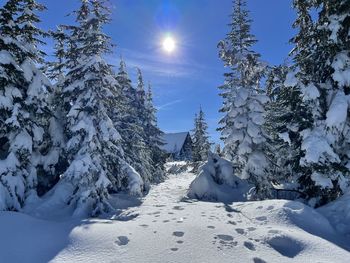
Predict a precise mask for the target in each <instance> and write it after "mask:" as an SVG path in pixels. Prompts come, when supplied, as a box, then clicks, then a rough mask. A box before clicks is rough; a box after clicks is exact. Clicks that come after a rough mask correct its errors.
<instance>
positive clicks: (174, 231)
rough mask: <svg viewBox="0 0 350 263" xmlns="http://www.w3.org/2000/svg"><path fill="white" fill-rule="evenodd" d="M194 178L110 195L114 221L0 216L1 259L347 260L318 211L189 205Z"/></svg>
mask: <svg viewBox="0 0 350 263" xmlns="http://www.w3.org/2000/svg"><path fill="white" fill-rule="evenodd" d="M193 179H194V175H193V174H191V173H189V172H184V173H182V174H178V175H171V176H169V179H168V180H166V181H165V182H164V183H162V184H160V185H157V186H153V188H152V189H151V191H150V193H149V194H148V195H147V196H146V197H145V198H144V200H139V199H137V198H135V197H134V198H129V197H127V196H126V195H125V196H124V195H118V196H114V199H115V201H116V202H117V203H118V204H120V210H118V213H117V215H115V216H114V220H107V219H88V220H71V219H70V220H69V219H66V220H62V219H61V220H60V221H52V220H51V221H43V220H40V219H37V218H33V217H30V216H28V215H25V214H21V213H14V212H2V213H0V233H1V235H0V262H35V263H40V262H48V261H51V262H120V263H127V262H130V263H138V262H140V263H141V262H142V263H147V262H150V263H158V262H159V263H164V262H201V263H202V262H214V263H216V262H220V263H225V262H230V263H232V262H253V263H262V262H278V263H281V262H303V263H304V262H348V260H349V256H350V252H349V251H347V250H346V249H345V248H346V247H347V246H348V247H349V246H350V237H346V236H342V235H341V234H340V233H336V232H335V230H334V229H333V227H332V226H331V224H330V223H329V221H328V220H327V219H326V218H325V217H324V216H322V215H321V214H320V213H318V212H317V210H314V209H311V208H309V207H306V206H304V205H303V204H301V203H298V202H290V201H282V200H269V201H261V202H246V203H233V204H223V203H210V202H198V201H194V200H188V199H186V198H184V196H186V193H187V189H188V187H189V184H190V183H191V182H192V181H193ZM140 201H142V203H141V202H140ZM336 208H337V206H336ZM330 209H335V208H334V206H330ZM347 209H349V210H350V208H347ZM321 212H322V213H325V211H321ZM331 215H332V216H334V213H331ZM344 215H347V214H346V213H343V216H344ZM333 221H334V219H333ZM333 221H332V222H333ZM337 223H339V222H338V221H337ZM344 232H346V231H344ZM348 249H349V248H348Z"/></svg>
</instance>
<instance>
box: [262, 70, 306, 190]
mask: <svg viewBox="0 0 350 263" xmlns="http://www.w3.org/2000/svg"><path fill="white" fill-rule="evenodd" d="M289 71H292V70H291V69H289V68H287V67H285V66H279V67H275V68H273V69H272V70H271V71H270V74H269V75H268V78H267V82H266V87H267V90H268V91H269V96H270V98H271V100H270V102H269V103H268V104H267V105H266V117H265V119H266V121H265V124H264V129H265V131H266V134H267V140H266V143H265V153H266V155H267V156H268V159H269V166H268V168H267V170H268V176H269V179H268V180H269V181H271V182H273V183H274V184H275V185H278V184H285V183H289V185H291V186H292V183H294V185H293V188H294V189H293V190H295V188H296V187H295V185H296V182H297V180H298V178H299V176H300V175H301V174H302V172H303V171H302V168H301V167H300V159H301V158H302V153H301V141H302V138H301V134H300V132H301V131H303V130H304V129H307V128H308V127H310V125H311V113H310V111H309V109H308V107H306V104H305V102H303V100H302V98H301V92H300V90H299V89H298V88H297V87H290V86H286V85H288V81H287V80H286V78H287V73H288V72H289Z"/></svg>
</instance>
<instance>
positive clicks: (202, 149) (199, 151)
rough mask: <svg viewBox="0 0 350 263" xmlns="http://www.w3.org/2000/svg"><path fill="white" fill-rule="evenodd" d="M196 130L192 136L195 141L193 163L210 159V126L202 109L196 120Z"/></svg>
mask: <svg viewBox="0 0 350 263" xmlns="http://www.w3.org/2000/svg"><path fill="white" fill-rule="evenodd" d="M194 125H195V127H194V130H193V135H192V141H193V150H192V154H193V161H194V162H203V161H205V160H207V159H208V154H209V151H210V147H211V143H210V142H209V135H208V124H207V123H206V121H205V116H204V112H203V110H202V107H200V109H199V113H198V115H197V114H196V116H195V119H194Z"/></svg>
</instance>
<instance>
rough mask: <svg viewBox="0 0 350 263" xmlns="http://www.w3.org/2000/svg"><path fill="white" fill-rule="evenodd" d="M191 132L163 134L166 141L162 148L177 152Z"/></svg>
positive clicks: (163, 139) (169, 151) (168, 151)
mask: <svg viewBox="0 0 350 263" xmlns="http://www.w3.org/2000/svg"><path fill="white" fill-rule="evenodd" d="M188 135H189V132H179V133H165V134H164V135H163V138H162V141H163V142H164V143H165V144H164V145H163V146H162V147H161V148H162V150H164V151H166V152H167V153H177V152H179V151H180V150H181V149H182V147H183V145H184V143H185V141H186V138H187V136H188Z"/></svg>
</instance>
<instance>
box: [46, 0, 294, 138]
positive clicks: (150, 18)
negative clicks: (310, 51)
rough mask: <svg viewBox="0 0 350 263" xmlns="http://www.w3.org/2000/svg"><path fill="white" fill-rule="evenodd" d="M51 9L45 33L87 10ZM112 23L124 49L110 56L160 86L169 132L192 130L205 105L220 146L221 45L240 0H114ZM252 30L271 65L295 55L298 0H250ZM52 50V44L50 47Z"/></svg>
mask: <svg viewBox="0 0 350 263" xmlns="http://www.w3.org/2000/svg"><path fill="white" fill-rule="evenodd" d="M40 2H41V3H43V4H45V5H46V6H47V8H48V10H47V11H46V12H45V13H44V14H42V20H43V24H42V27H44V28H45V29H53V28H55V26H56V25H58V24H62V23H70V22H71V21H72V18H70V17H67V16H66V15H67V14H68V13H70V12H71V11H73V10H74V9H76V7H78V6H79V1H78V0H59V1H56V0H41V1H40ZM110 2H111V7H110V8H111V10H112V12H113V15H112V19H113V20H112V23H111V24H110V25H108V26H107V27H106V32H107V33H108V34H109V35H110V36H111V37H112V39H113V42H114V43H115V44H116V45H117V47H116V49H115V54H114V55H113V56H111V57H110V58H109V59H110V61H111V62H112V63H113V64H116V65H118V64H119V57H120V55H122V56H123V57H124V59H125V61H126V63H127V65H128V68H129V73H130V75H131V76H132V77H133V78H134V77H135V67H140V68H141V69H142V70H143V72H144V77H145V80H146V81H150V82H151V83H152V85H153V89H154V96H155V98H154V99H155V104H156V106H157V107H158V109H159V111H158V121H159V125H160V127H161V128H162V129H163V130H164V131H166V132H177V131H188V130H191V129H192V127H193V117H194V114H195V113H196V112H197V111H198V109H199V106H200V105H202V108H203V110H204V111H205V113H206V117H207V121H208V124H209V129H210V135H211V136H212V140H213V141H215V142H218V141H219V134H218V133H217V132H216V131H215V129H216V128H217V123H218V120H219V119H220V116H221V115H220V114H219V113H218V110H219V108H220V106H221V103H222V100H221V98H220V97H219V96H218V93H219V91H218V89H217V87H218V86H220V85H221V84H222V83H223V76H222V75H223V73H224V72H225V69H224V67H223V64H222V62H221V61H220V60H219V58H218V50H217V48H216V46H217V43H218V42H219V41H220V40H221V39H223V38H224V37H225V34H226V33H227V32H228V30H229V28H228V26H227V24H228V23H229V22H230V18H229V15H230V13H231V10H232V0H110ZM248 6H249V9H250V11H251V17H252V19H253V24H252V31H253V33H254V34H255V35H256V37H257V39H258V40H259V42H258V44H257V45H256V48H255V50H256V51H258V52H260V53H261V54H262V58H263V59H264V60H265V61H267V62H269V63H271V64H280V63H282V62H283V61H284V60H285V59H286V58H287V56H288V53H289V51H290V50H291V48H292V47H291V45H290V44H289V43H288V41H289V39H290V38H291V37H292V36H293V33H294V32H293V30H292V28H291V25H292V23H293V20H294V18H295V13H294V11H293V9H292V8H291V0H263V1H262V0H248ZM167 34H171V35H172V36H173V37H174V38H175V39H176V42H177V49H176V52H174V53H173V54H171V55H169V54H167V53H166V52H164V51H163V50H162V49H161V42H162V39H164V37H165V36H166V35H167ZM47 48H48V53H51V51H50V44H49V45H48V47H47Z"/></svg>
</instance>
